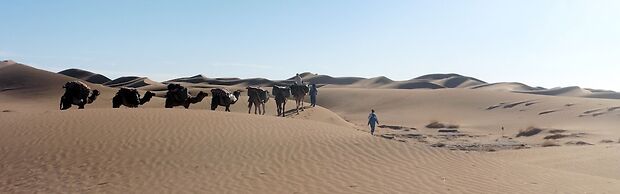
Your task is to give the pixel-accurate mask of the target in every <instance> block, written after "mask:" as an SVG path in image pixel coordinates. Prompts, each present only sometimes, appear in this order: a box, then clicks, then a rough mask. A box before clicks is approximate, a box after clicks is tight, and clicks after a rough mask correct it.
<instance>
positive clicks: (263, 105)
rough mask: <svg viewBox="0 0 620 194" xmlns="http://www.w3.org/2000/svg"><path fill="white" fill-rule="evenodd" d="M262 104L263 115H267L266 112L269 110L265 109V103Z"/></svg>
mask: <svg viewBox="0 0 620 194" xmlns="http://www.w3.org/2000/svg"><path fill="white" fill-rule="evenodd" d="M260 106H261V110H262V111H263V112H262V115H265V112H267V110H265V103H261V104H260Z"/></svg>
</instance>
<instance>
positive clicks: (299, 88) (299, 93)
mask: <svg viewBox="0 0 620 194" xmlns="http://www.w3.org/2000/svg"><path fill="white" fill-rule="evenodd" d="M290 88H291V94H293V97H295V104H297V107H296V108H295V111H297V114H299V109H301V110H302V111H303V108H304V98H305V97H306V94H307V93H308V91H310V89H309V88H308V86H307V85H297V84H294V85H292V86H291V87H290Z"/></svg>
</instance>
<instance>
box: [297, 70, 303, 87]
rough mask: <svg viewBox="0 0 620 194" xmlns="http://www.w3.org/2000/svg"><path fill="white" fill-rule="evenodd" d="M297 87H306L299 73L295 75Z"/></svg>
mask: <svg viewBox="0 0 620 194" xmlns="http://www.w3.org/2000/svg"><path fill="white" fill-rule="evenodd" d="M295 85H300V86H301V85H304V81H303V79H301V76H299V73H298V74H297V75H295Z"/></svg>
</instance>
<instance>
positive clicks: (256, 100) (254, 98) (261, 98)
mask: <svg viewBox="0 0 620 194" xmlns="http://www.w3.org/2000/svg"><path fill="white" fill-rule="evenodd" d="M247 89H248V97H249V98H248V114H250V111H251V110H252V105H254V114H260V115H264V114H265V112H266V111H265V103H267V101H269V92H268V91H266V90H263V89H262V88H260V87H251V86H250V87H247ZM257 111H258V112H257Z"/></svg>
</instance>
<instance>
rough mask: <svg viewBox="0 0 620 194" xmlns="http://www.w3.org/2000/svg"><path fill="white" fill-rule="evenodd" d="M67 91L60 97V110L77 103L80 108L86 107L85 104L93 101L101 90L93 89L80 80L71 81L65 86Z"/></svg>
mask: <svg viewBox="0 0 620 194" xmlns="http://www.w3.org/2000/svg"><path fill="white" fill-rule="evenodd" d="M63 88H64V89H65V93H64V94H63V95H62V97H60V110H67V109H69V108H71V105H77V106H78V109H84V105H86V104H90V103H93V102H94V101H95V100H96V99H97V96H99V94H100V93H99V90H92V91H91V89H90V88H89V87H88V86H87V85H86V84H84V83H82V82H80V81H71V82H67V83H65V85H64V86H63Z"/></svg>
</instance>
